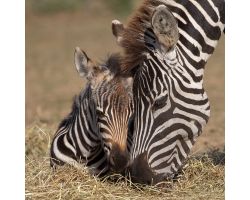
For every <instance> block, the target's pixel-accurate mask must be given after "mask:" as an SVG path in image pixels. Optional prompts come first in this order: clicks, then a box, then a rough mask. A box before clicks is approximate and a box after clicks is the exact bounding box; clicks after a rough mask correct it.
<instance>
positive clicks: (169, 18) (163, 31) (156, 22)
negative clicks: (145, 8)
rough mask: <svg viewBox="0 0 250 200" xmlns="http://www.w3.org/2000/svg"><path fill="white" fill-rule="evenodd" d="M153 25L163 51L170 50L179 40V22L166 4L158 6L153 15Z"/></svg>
mask: <svg viewBox="0 0 250 200" xmlns="http://www.w3.org/2000/svg"><path fill="white" fill-rule="evenodd" d="M151 25H152V28H153V31H154V33H155V35H156V38H157V43H158V45H159V47H160V49H161V50H162V51H165V52H169V51H170V50H172V48H173V47H174V46H175V45H176V43H177V41H178V40H179V31H178V23H177V20H176V19H175V17H174V15H173V14H172V12H171V11H170V10H168V8H167V7H166V6H164V5H160V6H158V7H157V8H156V9H155V10H154V12H153V15H152V18H151Z"/></svg>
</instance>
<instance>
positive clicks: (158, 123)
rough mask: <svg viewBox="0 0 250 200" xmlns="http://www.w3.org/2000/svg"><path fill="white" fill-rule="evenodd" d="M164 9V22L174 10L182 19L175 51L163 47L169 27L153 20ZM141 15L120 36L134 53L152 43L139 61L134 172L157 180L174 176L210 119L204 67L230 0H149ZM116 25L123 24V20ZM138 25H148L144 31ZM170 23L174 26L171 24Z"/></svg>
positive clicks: (147, 179)
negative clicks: (166, 15) (136, 26)
mask: <svg viewBox="0 0 250 200" xmlns="http://www.w3.org/2000/svg"><path fill="white" fill-rule="evenodd" d="M160 9H161V10H162V11H159V13H158V14H159V15H162V16H163V17H162V16H160V17H159V24H160V23H163V22H164V20H165V21H167V20H166V19H164V14H165V13H167V14H168V15H171V14H169V13H172V15H173V16H174V18H175V19H176V20H177V23H178V32H179V39H178V41H177V43H176V44H175V45H174V46H173V48H171V50H168V48H167V47H166V46H164V45H163V42H164V37H165V36H164V35H162V32H163V31H164V30H165V29H167V28H165V29H164V28H163V29H161V30H156V29H157V27H160V26H159V25H157V24H156V25H155V24H153V23H154V22H152V21H154V19H156V18H154V17H155V15H154V12H155V13H156V11H157V10H160ZM137 13H139V14H137V15H135V16H134V17H133V16H132V17H131V19H130V21H129V22H128V25H127V26H126V27H125V28H124V30H122V31H123V32H122V33H121V34H120V35H118V34H115V35H116V36H117V35H118V36H119V41H118V42H119V44H120V45H121V46H122V47H123V48H124V49H125V55H126V54H127V55H128V54H129V53H128V52H129V51H130V52H131V53H130V56H131V55H132V56H133V53H132V52H133V51H135V52H139V50H137V49H136V48H141V49H143V48H142V42H143V44H145V46H146V47H147V50H144V49H143V51H141V52H140V53H141V54H140V55H139V54H138V57H139V56H140V57H141V62H140V63H139V65H138V63H137V65H133V70H134V71H136V73H135V77H134V85H133V95H134V109H135V111H134V132H133V135H134V137H133V145H132V149H131V154H130V171H131V176H132V177H134V181H137V182H141V183H153V184H156V183H158V182H161V181H164V180H166V178H170V179H171V178H172V177H173V176H174V174H175V173H176V172H177V171H178V169H179V167H180V166H181V165H182V163H183V162H184V161H185V159H186V158H187V156H188V154H189V152H190V150H191V148H192V147H193V145H194V143H195V141H196V139H197V137H198V136H199V135H200V134H201V133H202V131H203V129H204V127H205V125H206V124H207V122H208V119H209V116H210V105H209V101H208V97H207V94H206V92H205V90H204V88H203V78H204V67H205V64H206V62H207V60H208V58H209V57H210V56H211V54H212V53H213V51H214V49H215V47H216V45H217V43H218V40H219V38H220V36H221V34H222V31H224V28H225V25H224V23H225V16H224V15H225V1H224V0H175V1H174V0H155V1H153V0H146V1H145V2H144V4H143V5H142V7H140V9H138V11H137ZM162 13H163V14H162ZM138 16H139V17H138ZM150 16H151V17H152V18H154V19H152V20H151V17H150ZM162 20H163V21H162ZM174 21H175V20H172V23H175V22H174ZM115 23H116V24H119V26H120V27H121V23H120V22H117V21H116V22H115ZM164 23H165V22H164ZM136 24H138V26H143V27H144V29H143V32H141V33H140V34H138V33H137V32H136V31H137V29H135V25H136ZM154 25H155V26H154ZM160 25H161V24H160ZM164 25H165V26H166V27H167V26H169V24H168V22H167V23H165V24H164ZM155 27H156V28H155ZM133 34H134V35H133ZM137 35H139V36H138V37H137ZM122 37H123V38H122ZM130 38H138V39H137V41H135V44H131V46H133V48H129V46H130V43H129V42H130V40H131V39H130ZM162 41H163V42H162ZM172 41H173V40H172ZM136 43H138V47H137V46H136ZM126 45H127V46H126ZM133 49H134V50H133ZM126 58H127V59H129V56H127V57H126ZM127 63H129V62H127ZM127 63H125V64H124V66H123V68H124V69H125V71H126V67H128V69H129V70H131V64H130V66H126V64H127ZM135 69H136V70H135Z"/></svg>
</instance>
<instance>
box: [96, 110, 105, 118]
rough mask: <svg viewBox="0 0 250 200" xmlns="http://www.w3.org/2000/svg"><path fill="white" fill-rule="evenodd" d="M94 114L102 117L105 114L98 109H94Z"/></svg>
mask: <svg viewBox="0 0 250 200" xmlns="http://www.w3.org/2000/svg"><path fill="white" fill-rule="evenodd" d="M96 114H97V116H98V117H99V118H104V117H105V114H104V113H103V112H102V111H100V110H96Z"/></svg>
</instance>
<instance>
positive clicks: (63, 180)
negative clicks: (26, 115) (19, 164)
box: [25, 122, 225, 199]
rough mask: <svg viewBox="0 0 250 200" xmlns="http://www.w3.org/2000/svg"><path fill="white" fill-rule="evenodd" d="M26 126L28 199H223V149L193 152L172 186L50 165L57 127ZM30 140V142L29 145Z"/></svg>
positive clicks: (26, 184)
mask: <svg viewBox="0 0 250 200" xmlns="http://www.w3.org/2000/svg"><path fill="white" fill-rule="evenodd" d="M36 124H37V125H32V126H28V127H27V130H26V138H25V141H26V152H25V153H26V156H25V163H26V166H25V179H26V180H25V197H26V199H224V198H225V193H224V190H225V165H224V153H223V152H216V151H213V152H212V153H210V154H203V155H196V154H194V155H191V157H189V159H188V161H187V163H188V164H189V166H188V167H187V168H185V169H182V170H180V171H179V174H178V176H176V177H175V180H174V187H173V188H168V189H167V188H157V187H152V186H143V185H140V184H133V183H131V182H130V180H129V177H126V178H124V177H122V176H118V175H117V176H116V178H115V179H114V178H113V177H109V178H104V179H99V178H98V177H96V176H92V175H90V174H89V173H88V170H87V168H86V167H82V168H81V169H77V168H74V167H72V166H64V167H62V168H60V169H58V170H56V171H54V170H52V169H51V168H50V165H49V157H48V155H49V154H48V152H49V146H50V141H51V138H52V136H53V134H54V132H55V129H53V128H51V127H47V126H46V125H44V124H41V123H39V122H37V123H36ZM27 144H28V145H27Z"/></svg>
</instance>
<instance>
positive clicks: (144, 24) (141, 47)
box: [120, 0, 163, 73]
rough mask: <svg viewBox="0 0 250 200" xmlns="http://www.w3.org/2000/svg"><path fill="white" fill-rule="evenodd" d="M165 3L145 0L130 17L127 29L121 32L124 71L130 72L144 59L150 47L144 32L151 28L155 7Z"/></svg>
mask: <svg viewBox="0 0 250 200" xmlns="http://www.w3.org/2000/svg"><path fill="white" fill-rule="evenodd" d="M161 4H163V3H162V2H160V1H157V0H145V1H144V2H143V4H142V5H141V6H140V7H139V8H138V9H137V10H136V11H135V13H134V14H133V15H132V16H131V17H130V18H129V20H128V23H127V25H126V28H125V30H124V31H123V32H122V33H121V37H122V40H121V42H120V45H121V46H122V48H123V50H124V54H125V55H124V58H123V59H122V63H121V70H122V71H123V72H125V73H126V72H130V71H131V70H132V69H133V68H135V67H136V66H138V65H139V64H140V63H141V61H142V60H143V59H144V54H143V53H145V52H148V51H149V49H148V47H147V46H146V45H145V41H144V32H145V31H146V29H147V28H151V15H152V14H153V10H154V8H155V7H157V6H159V5H161Z"/></svg>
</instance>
